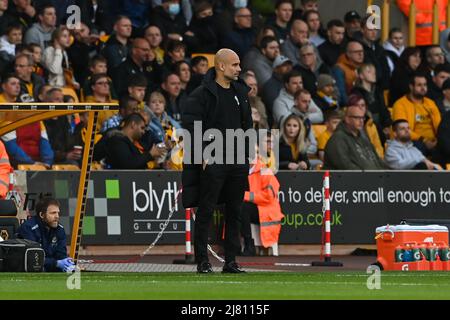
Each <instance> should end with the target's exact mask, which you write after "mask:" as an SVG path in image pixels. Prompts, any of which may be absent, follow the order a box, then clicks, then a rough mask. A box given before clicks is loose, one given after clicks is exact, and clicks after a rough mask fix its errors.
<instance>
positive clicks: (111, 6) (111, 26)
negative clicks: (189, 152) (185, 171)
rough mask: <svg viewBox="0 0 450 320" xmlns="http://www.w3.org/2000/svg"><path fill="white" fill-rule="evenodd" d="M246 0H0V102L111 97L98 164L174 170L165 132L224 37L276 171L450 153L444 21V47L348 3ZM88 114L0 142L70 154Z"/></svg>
mask: <svg viewBox="0 0 450 320" xmlns="http://www.w3.org/2000/svg"><path fill="white" fill-rule="evenodd" d="M257 2H258V1H251V0H248V1H247V0H222V1H219V0H121V1H119V0H9V1H8V0H0V36H1V38H0V75H1V94H0V103H15V102H32V101H36V102H47V103H57V102H88V103H93V102H98V103H107V102H118V103H119V108H120V110H119V111H118V112H112V111H110V112H102V113H101V114H100V115H99V117H98V122H97V128H98V132H97V135H96V138H95V151H94V160H95V161H97V162H99V163H101V165H102V166H103V167H104V168H107V169H108V168H111V169H147V168H148V169H169V170H181V169H182V165H181V164H180V162H179V161H173V159H174V157H173V156H172V157H171V156H170V154H171V153H173V152H175V154H176V155H177V156H178V158H179V159H181V158H182V156H183V150H182V141H179V140H177V134H176V131H177V130H179V129H180V128H182V127H183V111H184V109H183V108H184V107H185V105H184V102H185V101H186V98H187V97H188V96H189V95H190V94H191V93H192V92H193V91H195V90H196V88H197V87H198V86H199V85H200V84H201V83H202V81H203V78H204V77H205V75H206V74H207V73H208V72H209V71H208V69H209V67H211V64H210V61H209V58H210V57H212V56H213V55H214V53H215V52H216V51H217V50H219V49H220V48H230V49H232V50H233V51H235V52H236V53H237V54H238V56H239V58H240V61H241V67H242V73H241V77H242V79H243V80H244V81H245V82H246V84H247V85H248V86H249V94H248V96H249V101H250V105H251V107H252V119H253V124H254V128H257V129H264V128H279V129H280V131H281V138H280V148H279V150H280V154H279V155H280V159H279V160H280V163H279V167H280V168H281V169H286V170H310V169H316V168H327V169H344V170H360V169H364V170H370V169H373V170H385V169H429V170H440V169H442V167H444V166H445V165H446V164H447V163H450V64H449V62H450V54H449V52H450V29H447V30H444V31H443V32H442V37H441V38H442V43H441V45H430V46H421V47H406V46H405V38H406V36H405V35H404V34H403V32H402V31H401V30H400V29H399V28H393V29H391V30H390V33H389V39H388V40H387V41H386V42H385V43H380V40H379V38H380V32H379V30H374V29H372V28H370V26H369V24H368V23H367V20H368V18H369V17H367V16H364V15H362V14H361V15H360V14H359V13H358V12H356V11H348V12H347V13H346V14H345V16H344V17H335V19H332V20H330V21H327V22H326V23H325V21H323V20H321V14H320V12H321V9H320V8H319V6H318V2H317V0H301V2H300V6H299V7H298V8H295V7H294V4H293V2H292V1H290V0H278V1H260V3H258V4H257ZM261 3H265V4H269V7H270V5H273V8H274V10H273V11H272V12H268V11H267V8H264V7H262V6H261ZM71 5H78V6H79V8H80V9H81V25H80V26H79V28H75V29H73V28H70V24H69V22H70V14H68V13H67V8H68V7H69V6H71ZM68 18H69V19H68ZM66 20H67V21H66ZM66 22H67V23H66ZM15 120H17V115H16V113H3V114H1V115H0V121H1V122H5V121H15ZM86 125H87V116H86V114H83V113H80V114H79V115H75V116H63V117H59V118H54V119H49V120H45V121H42V122H41V123H36V124H30V125H27V126H25V127H22V128H20V129H17V130H16V131H14V132H11V133H8V134H7V135H5V136H3V137H1V140H2V141H3V143H4V144H5V147H6V150H7V152H8V155H9V159H10V161H11V164H12V165H13V166H14V167H17V166H18V165H19V164H41V165H43V166H45V167H47V168H50V167H51V166H52V165H53V164H74V165H80V161H81V160H80V159H81V150H80V148H79V146H83V145H84V142H83V141H84V139H85V133H86ZM175 158H176V157H175ZM269 158H270V157H269Z"/></svg>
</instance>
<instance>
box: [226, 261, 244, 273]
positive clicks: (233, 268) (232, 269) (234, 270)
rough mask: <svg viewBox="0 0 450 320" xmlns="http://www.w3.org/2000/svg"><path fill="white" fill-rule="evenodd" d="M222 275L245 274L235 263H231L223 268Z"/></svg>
mask: <svg viewBox="0 0 450 320" xmlns="http://www.w3.org/2000/svg"><path fill="white" fill-rule="evenodd" d="M222 273H245V271H244V270H242V269H241V266H240V265H238V264H237V263H236V262H235V261H232V262H228V263H226V264H225V265H224V266H223V269H222Z"/></svg>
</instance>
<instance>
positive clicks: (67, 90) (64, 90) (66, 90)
mask: <svg viewBox="0 0 450 320" xmlns="http://www.w3.org/2000/svg"><path fill="white" fill-rule="evenodd" d="M61 90H62V93H63V95H65V96H71V97H72V98H73V100H75V103H78V102H80V100H79V99H78V95H77V93H76V92H75V90H73V89H72V88H68V87H62V88H61Z"/></svg>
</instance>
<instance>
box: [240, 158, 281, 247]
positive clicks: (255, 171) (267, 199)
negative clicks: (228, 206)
mask: <svg viewBox="0 0 450 320" xmlns="http://www.w3.org/2000/svg"><path fill="white" fill-rule="evenodd" d="M248 181H249V185H250V191H246V192H245V195H244V200H245V201H247V202H252V203H254V204H256V206H257V207H258V213H259V221H260V237H261V243H262V245H263V246H264V247H265V248H268V247H270V246H272V245H273V244H274V243H277V242H278V237H279V235H280V230H281V219H282V218H283V217H284V215H283V213H282V212H281V207H280V202H279V200H278V191H279V190H280V183H279V182H278V179H277V178H276V177H275V175H274V174H273V172H272V171H271V170H270V169H269V168H266V167H265V166H264V165H263V164H262V162H261V161H260V160H258V161H257V162H256V164H254V165H253V166H252V167H251V169H250V175H249V177H248Z"/></svg>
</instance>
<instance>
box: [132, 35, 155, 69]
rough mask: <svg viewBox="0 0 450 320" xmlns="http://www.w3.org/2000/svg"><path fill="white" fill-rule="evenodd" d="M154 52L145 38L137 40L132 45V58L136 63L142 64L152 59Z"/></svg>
mask: <svg viewBox="0 0 450 320" xmlns="http://www.w3.org/2000/svg"><path fill="white" fill-rule="evenodd" d="M151 54H152V52H151V47H150V43H149V42H148V41H147V39H145V38H136V39H134V40H133V43H132V44H131V56H132V58H133V60H134V61H135V62H137V63H138V64H142V63H143V62H144V61H147V60H149V59H150V56H151Z"/></svg>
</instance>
